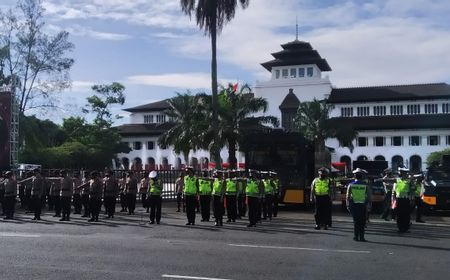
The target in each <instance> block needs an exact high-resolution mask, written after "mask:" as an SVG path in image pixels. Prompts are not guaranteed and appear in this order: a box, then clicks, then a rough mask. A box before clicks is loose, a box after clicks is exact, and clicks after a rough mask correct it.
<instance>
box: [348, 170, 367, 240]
mask: <svg viewBox="0 0 450 280" xmlns="http://www.w3.org/2000/svg"><path fill="white" fill-rule="evenodd" d="M353 174H354V175H355V181H353V182H351V183H350V184H349V185H348V187H347V196H346V198H347V199H346V202H347V209H348V211H349V212H350V213H351V214H352V216H353V225H354V234H355V236H354V237H353V240H355V241H364V242H365V241H366V239H365V238H364V231H365V226H366V218H367V216H366V214H367V207H368V205H369V202H370V187H369V186H368V185H367V184H366V183H365V182H364V181H363V178H364V175H365V174H367V171H365V170H364V169H360V168H356V169H355V170H354V171H353Z"/></svg>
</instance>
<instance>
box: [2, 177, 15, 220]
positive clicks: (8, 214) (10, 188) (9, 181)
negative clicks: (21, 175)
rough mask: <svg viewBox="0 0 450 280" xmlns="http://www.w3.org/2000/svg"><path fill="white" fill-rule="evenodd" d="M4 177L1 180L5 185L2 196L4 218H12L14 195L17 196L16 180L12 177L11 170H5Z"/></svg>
mask: <svg viewBox="0 0 450 280" xmlns="http://www.w3.org/2000/svg"><path fill="white" fill-rule="evenodd" d="M5 176H6V179H5V180H4V181H3V184H4V186H5V194H4V197H3V203H4V204H5V208H4V212H3V214H4V215H5V217H4V219H14V210H15V205H16V196H17V182H16V180H15V179H14V178H13V174H12V172H11V171H7V172H6V174H5Z"/></svg>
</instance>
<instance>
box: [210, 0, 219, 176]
mask: <svg viewBox="0 0 450 280" xmlns="http://www.w3.org/2000/svg"><path fill="white" fill-rule="evenodd" d="M214 3H216V1H214ZM214 6H215V7H214V8H213V9H212V10H213V11H214V13H215V15H214V16H213V17H212V18H211V26H212V28H211V92H212V124H211V128H212V131H213V133H214V134H213V135H214V137H215V138H216V139H215V141H214V144H213V147H211V156H212V158H213V160H214V162H215V163H216V168H219V169H220V168H221V162H220V148H219V146H218V143H219V141H218V139H217V137H218V133H217V132H218V131H219V120H218V115H217V111H218V103H217V3H216V4H215V5H214Z"/></svg>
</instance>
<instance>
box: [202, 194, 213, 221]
mask: <svg viewBox="0 0 450 280" xmlns="http://www.w3.org/2000/svg"><path fill="white" fill-rule="evenodd" d="M200 208H201V211H202V220H203V221H209V218H210V216H211V195H201V196H200Z"/></svg>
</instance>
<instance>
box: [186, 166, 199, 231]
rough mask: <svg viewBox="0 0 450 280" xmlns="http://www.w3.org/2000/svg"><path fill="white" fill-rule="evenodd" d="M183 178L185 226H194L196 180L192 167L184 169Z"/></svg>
mask: <svg viewBox="0 0 450 280" xmlns="http://www.w3.org/2000/svg"><path fill="white" fill-rule="evenodd" d="M186 172H187V174H186V176H184V199H185V201H186V216H187V220H188V222H187V223H186V225H187V226H189V225H192V226H193V225H195V207H196V204H197V194H198V180H197V177H196V176H194V170H193V168H192V167H187V168H186Z"/></svg>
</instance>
